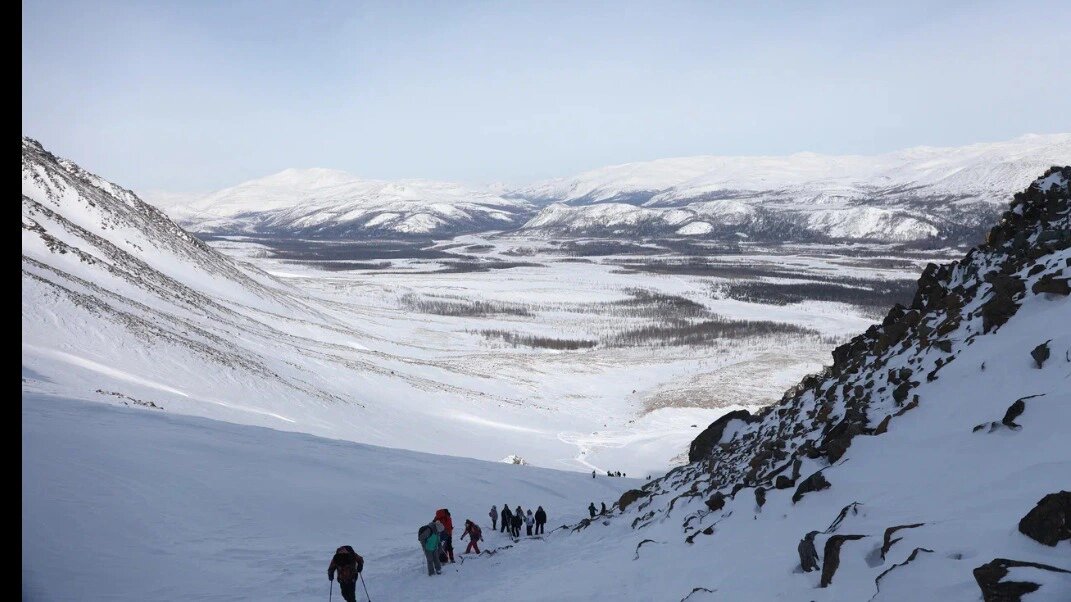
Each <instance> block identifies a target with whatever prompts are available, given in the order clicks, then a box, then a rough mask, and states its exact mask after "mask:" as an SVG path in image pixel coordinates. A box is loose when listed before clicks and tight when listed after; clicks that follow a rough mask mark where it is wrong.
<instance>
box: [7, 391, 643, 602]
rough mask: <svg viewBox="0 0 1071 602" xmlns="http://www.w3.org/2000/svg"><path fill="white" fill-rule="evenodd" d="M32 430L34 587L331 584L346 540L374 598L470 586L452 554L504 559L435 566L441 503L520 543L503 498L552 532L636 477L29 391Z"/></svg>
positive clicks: (229, 588) (455, 594) (186, 593)
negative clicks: (334, 559) (429, 543)
mask: <svg viewBox="0 0 1071 602" xmlns="http://www.w3.org/2000/svg"><path fill="white" fill-rule="evenodd" d="M22 429H23V447H22V475H23V478H22V509H23V510H22V529H23V532H22V533H23V535H22V566H23V573H22V582H23V585H22V599H23V600H42V601H44V600H70V599H75V598H77V599H80V600H131V601H135V600H138V601H140V600H149V599H156V600H282V599H300V600H308V599H319V598H320V597H324V598H326V597H327V591H326V588H327V587H328V581H327V576H326V569H327V564H328V562H330V560H331V555H332V554H333V553H334V550H335V548H336V547H338V546H340V545H343V544H351V545H353V546H354V547H355V548H356V549H357V551H358V552H359V553H361V554H362V555H363V556H364V557H365V559H366V563H367V564H366V572H365V580H366V582H367V585H368V588H369V592H370V593H371V594H372V596H373V599H377V600H423V599H431V598H433V597H435V598H438V599H444V600H461V599H463V598H464V595H465V592H466V591H467V590H469V589H470V588H472V581H471V579H468V577H470V575H461V574H458V573H457V572H455V571H454V570H453V569H454V568H458V569H460V570H464V571H465V572H466V573H468V572H475V571H477V570H478V569H476V567H481V568H482V570H483V572H484V578H485V579H487V580H488V583H490V582H491V581H490V577H491V574H490V573H492V572H493V570H494V569H492V568H491V567H489V566H488V565H491V564H497V562H496V561H494V560H493V559H491V558H487V559H484V558H481V559H476V560H471V561H467V562H465V563H464V564H463V565H460V566H459V565H451V566H448V568H447V570H446V572H445V573H446V574H445V576H443V577H439V578H438V579H437V580H436V581H431V580H429V579H428V577H427V576H426V574H425V573H424V564H423V554H422V553H421V550H420V547H419V543H418V542H417V540H416V532H417V529H418V528H419V527H420V525H422V524H426V523H427V522H429V521H430V520H431V519H432V518H433V516H434V513H435V510H436V509H437V508H443V507H446V508H449V509H450V511H451V514H452V516H453V517H454V521H455V529H456V532H455V551H456V553H457V554H460V552H462V551H464V547H465V542H460V541H457V538H460V536H461V530H462V529H463V528H464V520H465V519H466V518H471V519H473V520H476V521H478V522H479V523H480V524H482V525H484V527H483V530H484V540H485V543H484V548H485V549H493V548H495V547H499V546H503V545H510V544H511V543H512V542H510V541H509V540H508V538H507V537H506V536H505V535H504V534H500V533H497V532H492V531H491V526H490V524H489V520H488V517H487V512H488V510H489V509H490V507H491V505H492V504H494V505H497V506H498V507H499V508H500V509H501V507H502V504H503V503H509V504H511V506H512V507H516V506H517V505H518V504H520V505H522V506H523V507H524V508H525V509H527V508H529V507H531V508H532V509H533V510H534V509H535V507H536V506H539V505H541V506H543V508H544V509H545V510H546V511H547V513H548V517H549V519H550V524H549V525H548V531H549V530H550V529H552V528H553V527H555V526H558V525H560V524H562V523H565V522H575V521H576V520H578V519H579V517H580V515H582V514H585V513H586V507H587V504H588V503H590V502H592V501H595V502H596V503H598V502H599V501H600V500H603V501H606V502H610V501H611V500H612V499H616V497H617V496H618V495H620V493H621V491H622V490H624V489H627V488H628V487H629V486H634V485H635V484H636V481H635V480H633V479H619V478H618V479H610V478H599V479H592V478H591V476H590V475H589V474H584V473H579V472H562V471H555V470H547V469H541V468H533V467H531V466H518V465H512V464H503V463H496V462H480V461H477V460H468V459H462V458H450V457H446V456H432V455H427V454H419V453H414V452H405V451H401V450H394V449H386V448H379V447H371V446H365V445H359V444H354V443H348V442H343V441H335V440H330V439H321V438H317V437H312V436H308V435H301V434H296V433H285V432H280V431H275V430H271V429H265V428H257V427H248V426H240V425H234V424H227V423H223V422H217V421H212V420H206V419H201V418H192V417H185V416H175V415H170V414H165V413H162V412H154V411H152V410H141V409H127V408H117V407H114V406H108V405H104V404H98V403H86V402H81V401H72V400H68V399H63V398H54V397H46V396H38V395H32V394H31V395H27V396H24V398H23V404H22ZM540 545H545V544H544V543H543V542H540V541H534V540H532V541H522V542H521V544H520V546H518V548H516V549H517V550H518V551H519V550H522V549H525V548H534V547H536V546H540ZM61 550H62V555H63V557H65V558H68V559H70V560H69V561H68V562H66V563H65V565H64V568H63V571H62V578H57V574H56V554H57V551H61ZM332 586H333V587H335V588H336V591H335V592H334V597H335V598H336V599H341V598H340V597H339V592H338V591H337V586H336V585H334V584H332ZM361 599H362V600H363V599H364V598H363V593H362V598H361Z"/></svg>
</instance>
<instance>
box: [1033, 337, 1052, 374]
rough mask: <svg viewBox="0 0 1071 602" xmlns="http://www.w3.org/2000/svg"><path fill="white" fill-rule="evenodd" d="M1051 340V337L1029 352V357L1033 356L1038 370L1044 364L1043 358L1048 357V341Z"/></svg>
mask: <svg viewBox="0 0 1071 602" xmlns="http://www.w3.org/2000/svg"><path fill="white" fill-rule="evenodd" d="M1051 341H1052V339H1049V340H1048V341H1045V342H1044V343H1042V344H1040V345H1038V346H1037V347H1034V350H1033V351H1031V352H1030V357H1032V358H1034V363H1035V364H1037V367H1038V370H1040V369H1041V368H1042V367H1043V366H1044V365H1045V360H1047V359H1049V342H1051Z"/></svg>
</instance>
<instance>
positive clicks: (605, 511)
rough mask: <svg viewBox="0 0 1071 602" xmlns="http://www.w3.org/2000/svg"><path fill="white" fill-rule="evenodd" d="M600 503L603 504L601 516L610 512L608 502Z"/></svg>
mask: <svg viewBox="0 0 1071 602" xmlns="http://www.w3.org/2000/svg"><path fill="white" fill-rule="evenodd" d="M599 503H600V504H602V512H600V513H599V514H606V513H607V512H608V511H607V510H606V502H599Z"/></svg>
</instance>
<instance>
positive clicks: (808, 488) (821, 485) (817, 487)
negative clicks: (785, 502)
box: [792, 471, 830, 504]
mask: <svg viewBox="0 0 1071 602" xmlns="http://www.w3.org/2000/svg"><path fill="white" fill-rule="evenodd" d="M829 487H830V483H829V481H827V480H826V478H825V477H824V476H822V473H821V471H819V472H816V473H814V474H812V475H811V476H809V477H807V478H806V479H803V482H802V483H800V485H799V487H797V488H796V493H793V494H792V503H793V504H795V503H796V502H798V501H800V500H802V499H803V496H804V495H807V494H808V493H811V492H812V491H821V490H823V489H829Z"/></svg>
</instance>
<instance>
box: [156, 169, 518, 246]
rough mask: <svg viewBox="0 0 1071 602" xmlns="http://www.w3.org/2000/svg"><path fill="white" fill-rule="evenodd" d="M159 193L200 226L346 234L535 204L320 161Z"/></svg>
mask: <svg viewBox="0 0 1071 602" xmlns="http://www.w3.org/2000/svg"><path fill="white" fill-rule="evenodd" d="M160 200H161V203H160V205H161V208H163V209H165V210H167V211H169V212H170V214H171V215H172V216H173V217H174V218H175V219H176V220H178V221H179V222H181V223H183V224H185V225H189V226H191V227H193V228H195V229H196V230H197V231H199V232H212V233H227V234H237V233H248V234H264V233H271V234H278V235H300V236H309V237H316V238H340V239H345V238H361V237H376V236H379V237H383V236H388V237H389V236H429V235H441V234H447V233H463V232H479V231H488V230H505V229H511V228H515V227H517V226H519V225H521V224H522V223H523V221H524V219H525V218H526V217H527V216H529V215H530V214H531V213H532V211H533V208H532V206H531V205H530V204H529V203H528V202H526V201H524V200H522V199H507V198H504V197H502V196H499V195H498V194H495V193H493V192H491V191H489V190H477V189H474V188H467V187H465V186H462V185H461V184H455V183H450V182H430V181H422V180H411V181H409V180H407V181H398V182H387V181H379V180H363V179H359V178H355V177H353V176H351V175H349V174H347V173H345V172H342V171H337V170H330V169H316V168H314V169H288V170H285V171H282V172H279V173H277V174H275V175H271V176H268V177H266V178H260V179H257V180H252V181H249V182H245V183H242V184H239V185H237V186H233V187H231V188H226V189H223V190H220V191H217V192H214V193H211V194H209V195H207V196H204V197H192V198H190V197H187V198H185V199H175V198H168V197H166V196H164V195H161V197H160Z"/></svg>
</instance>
